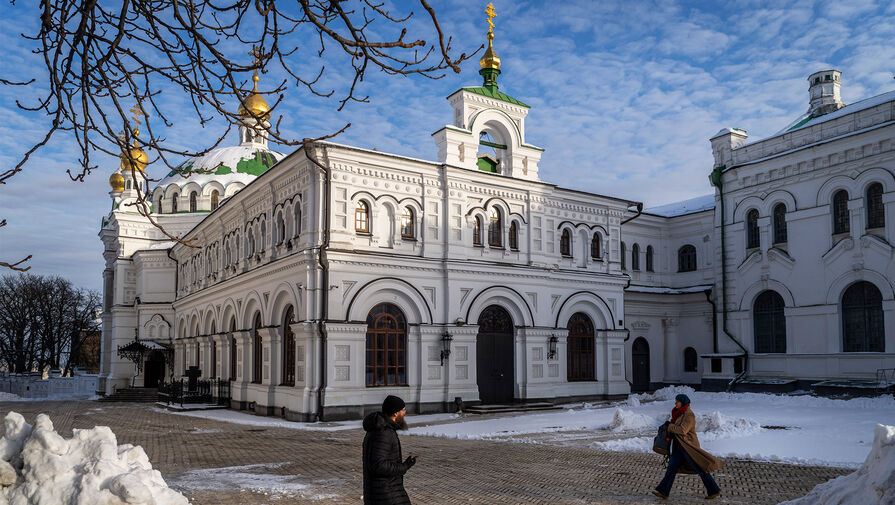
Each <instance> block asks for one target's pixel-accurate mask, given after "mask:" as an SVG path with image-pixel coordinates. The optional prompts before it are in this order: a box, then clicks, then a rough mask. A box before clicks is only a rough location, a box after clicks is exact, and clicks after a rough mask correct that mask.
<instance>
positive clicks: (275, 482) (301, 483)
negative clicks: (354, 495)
mask: <svg viewBox="0 0 895 505" xmlns="http://www.w3.org/2000/svg"><path fill="white" fill-rule="evenodd" d="M283 465H285V463H260V464H255V465H242V466H230V467H224V468H203V469H198V470H190V471H188V472H186V473H184V474H183V475H181V476H179V477H175V478H173V479H169V483H170V484H171V487H173V488H175V489H179V490H181V491H192V492H195V491H242V490H245V491H253V492H256V493H264V494H265V495H268V496H271V497H272V498H284V497H286V498H296V497H298V498H305V499H310V500H320V499H326V498H333V497H336V496H337V495H334V494H329V493H326V492H325V491H321V487H322V484H325V483H316V482H315V483H312V482H308V481H307V480H304V479H302V478H301V476H300V475H298V476H297V475H279V474H276V473H273V472H275V471H276V469H277V468H279V467H281V466H283Z"/></svg>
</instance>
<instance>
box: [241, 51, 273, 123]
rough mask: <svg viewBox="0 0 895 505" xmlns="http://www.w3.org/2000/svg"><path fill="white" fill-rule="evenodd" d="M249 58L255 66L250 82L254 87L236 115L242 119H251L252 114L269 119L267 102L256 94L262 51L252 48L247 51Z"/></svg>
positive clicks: (262, 56)
mask: <svg viewBox="0 0 895 505" xmlns="http://www.w3.org/2000/svg"><path fill="white" fill-rule="evenodd" d="M249 56H251V57H252V64H253V65H255V72H254V74H253V75H252V81H253V82H254V83H255V85H254V87H253V88H252V92H251V93H250V94H249V96H248V97H246V99H245V101H244V103H243V104H241V105H240V106H239V110H238V111H237V114H239V115H240V116H242V117H253V113H254V116H257V117H260V118H262V119H268V118H270V105H268V104H267V100H265V99H264V97H263V96H261V95H260V94H259V93H258V81H260V80H261V78H260V77H258V65H260V64H261V59H262V58H264V50H263V49H262V48H260V47H258V46H252V50H251V51H249ZM250 111H251V112H250Z"/></svg>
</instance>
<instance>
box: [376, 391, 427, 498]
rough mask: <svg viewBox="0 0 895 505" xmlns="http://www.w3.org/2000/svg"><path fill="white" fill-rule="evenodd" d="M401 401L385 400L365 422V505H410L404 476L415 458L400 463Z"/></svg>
mask: <svg viewBox="0 0 895 505" xmlns="http://www.w3.org/2000/svg"><path fill="white" fill-rule="evenodd" d="M405 413H406V409H405V408H404V400H402V399H400V398H398V397H397V396H391V395H389V396H387V397H386V398H385V401H384V402H382V411H380V412H373V413H371V414H369V415H368V416H367V417H365V418H364V431H366V432H367V434H366V435H365V436H364V505H409V504H410V498H409V497H408V496H407V491H405V490H404V474H405V473H406V472H407V470H410V467H412V466H413V465H414V464H416V457H414V456H409V457H408V458H407V459H405V460H404V461H401V442H399V441H398V433H397V430H406V429H407V421H405V420H404V414H405Z"/></svg>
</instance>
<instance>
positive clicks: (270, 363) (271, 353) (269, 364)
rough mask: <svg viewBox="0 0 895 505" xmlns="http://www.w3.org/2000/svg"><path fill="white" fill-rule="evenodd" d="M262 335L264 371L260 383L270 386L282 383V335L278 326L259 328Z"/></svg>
mask: <svg viewBox="0 0 895 505" xmlns="http://www.w3.org/2000/svg"><path fill="white" fill-rule="evenodd" d="M259 331H260V332H261V335H262V338H263V340H262V344H263V348H264V350H263V352H264V372H263V375H262V378H261V379H262V380H261V383H262V384H267V385H269V386H271V387H273V386H279V385H280V384H282V383H283V373H282V372H283V358H282V356H283V336H282V335H281V333H280V329H279V328H265V329H263V330H259Z"/></svg>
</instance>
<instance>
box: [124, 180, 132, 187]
mask: <svg viewBox="0 0 895 505" xmlns="http://www.w3.org/2000/svg"><path fill="white" fill-rule="evenodd" d="M124 189H131V179H130V177H128V178H127V180H126V181H125V186H124Z"/></svg>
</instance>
